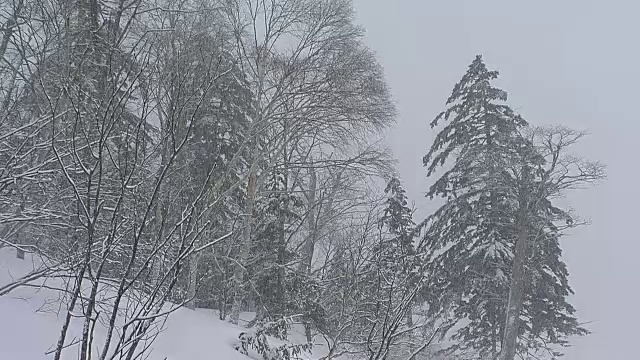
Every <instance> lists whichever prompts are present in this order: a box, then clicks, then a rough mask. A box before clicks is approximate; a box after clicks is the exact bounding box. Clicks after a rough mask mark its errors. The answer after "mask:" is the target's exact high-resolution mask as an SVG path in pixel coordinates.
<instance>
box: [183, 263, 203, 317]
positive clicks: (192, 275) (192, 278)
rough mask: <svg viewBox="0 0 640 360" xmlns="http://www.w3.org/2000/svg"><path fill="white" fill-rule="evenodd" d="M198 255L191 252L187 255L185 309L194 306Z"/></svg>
mask: <svg viewBox="0 0 640 360" xmlns="http://www.w3.org/2000/svg"><path fill="white" fill-rule="evenodd" d="M199 262H200V256H199V255H198V254H197V253H193V254H191V255H190V256H189V287H188V289H187V303H186V304H185V306H186V307H187V309H191V310H195V308H196V290H197V289H198V281H197V279H198V264H199Z"/></svg>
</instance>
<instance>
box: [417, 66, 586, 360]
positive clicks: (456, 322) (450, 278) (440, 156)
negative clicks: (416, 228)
mask: <svg viewBox="0 0 640 360" xmlns="http://www.w3.org/2000/svg"><path fill="white" fill-rule="evenodd" d="M497 77H498V72H496V71H490V70H488V69H487V67H486V66H485V64H484V63H483V61H482V57H481V56H477V57H476V58H475V60H474V61H473V62H472V64H471V65H470V66H469V68H468V71H467V73H466V74H465V75H464V76H463V77H462V79H461V80H460V82H459V83H458V84H457V85H456V86H455V87H454V89H453V93H452V95H451V96H450V97H449V99H448V100H447V105H448V107H447V109H446V110H445V111H443V112H442V113H440V114H439V115H438V116H437V117H436V119H435V120H434V121H433V122H432V123H431V126H432V127H436V126H438V125H440V123H441V122H444V123H445V124H443V125H442V129H441V130H440V132H439V133H438V134H437V136H436V138H435V141H434V143H433V145H432V147H431V149H430V151H429V152H428V154H427V155H426V156H425V157H424V159H423V160H424V165H425V167H427V175H428V176H434V175H435V172H436V170H438V169H440V168H442V173H441V174H440V176H439V177H438V178H437V179H436V181H435V182H434V184H433V185H432V186H431V188H430V189H429V191H428V193H427V195H428V196H429V197H430V198H433V197H441V198H443V199H444V200H445V203H444V205H442V206H441V207H440V208H439V209H438V210H436V211H435V213H434V214H433V215H432V216H431V217H430V218H429V219H428V229H427V232H426V235H425V239H424V240H425V241H424V242H423V244H424V246H425V248H426V250H427V251H428V253H429V256H428V262H429V267H430V272H431V274H430V275H431V276H432V281H431V284H430V285H431V286H430V288H429V294H431V298H430V300H431V303H430V313H431V315H432V316H434V317H438V318H439V320H438V321H440V322H441V323H442V324H443V329H444V330H446V333H447V334H449V335H450V336H449V340H451V343H450V346H449V347H448V349H447V351H448V352H449V353H450V354H456V353H457V354H460V353H465V354H467V355H466V356H471V357H470V358H472V359H496V358H497V356H498V354H499V353H500V351H501V344H502V340H503V335H504V326H505V316H506V308H507V301H508V297H509V290H510V286H511V274H512V273H511V272H512V264H513V259H514V252H515V244H516V239H517V237H518V236H517V234H518V229H519V226H521V225H522V223H520V222H519V220H518V216H517V214H519V212H518V210H519V209H520V208H521V204H522V201H519V200H521V197H520V196H521V195H522V193H521V190H522V189H523V186H522V185H523V184H528V185H532V186H533V182H535V179H536V176H535V174H534V172H533V169H536V168H538V167H540V166H542V164H543V163H544V158H543V156H542V155H540V154H538V153H537V152H536V151H537V150H536V148H535V147H534V146H533V144H532V142H531V141H529V140H528V139H526V138H525V137H523V136H522V135H521V133H522V131H523V130H524V129H525V128H526V127H527V123H526V122H525V121H524V120H523V119H522V117H520V116H519V115H518V114H516V113H515V112H514V111H513V110H512V109H511V108H510V107H509V106H508V105H506V103H505V102H506V100H507V94H506V92H505V91H503V90H501V89H498V88H495V87H493V86H492V85H491V81H492V80H494V79H496V78H497ZM524 168H529V169H532V173H531V174H532V176H529V177H523V176H522V175H523V174H524V173H523V172H522V171H521V170H522V169H524ZM528 185H527V186H528ZM526 225H527V226H530V227H536V226H538V230H539V231H536V232H535V233H537V234H540V233H542V234H546V235H544V237H545V239H547V240H548V241H544V242H543V244H544V245H543V246H542V247H539V248H537V249H536V252H534V253H531V254H532V255H531V254H530V256H529V257H528V258H527V259H526V264H527V276H529V277H530V278H531V279H536V281H535V282H534V283H535V284H536V286H530V287H527V288H526V289H525V292H526V295H525V296H524V297H525V298H526V301H525V302H524V304H523V307H522V311H521V315H522V316H521V319H522V321H523V323H524V324H525V325H524V326H522V327H521V332H520V342H519V344H520V347H519V353H520V354H521V355H523V356H525V355H526V354H527V353H528V352H534V353H535V352H537V351H539V350H540V349H552V348H553V347H554V346H555V345H558V344H563V343H564V339H565V338H566V336H568V335H572V334H576V333H577V334H581V333H584V329H582V328H580V327H579V325H578V323H577V321H576V319H575V317H574V316H573V313H574V310H573V308H572V307H571V306H570V305H569V304H568V303H567V302H566V295H568V293H569V292H570V291H571V290H570V288H569V287H568V283H567V280H566V277H567V272H566V267H565V265H564V263H563V262H562V261H561V260H560V258H559V255H560V250H559V247H557V237H554V235H553V233H548V234H547V233H546V231H548V229H547V228H545V227H543V226H539V222H535V221H529V220H527V223H526ZM520 228H521V227H520ZM530 233H531V234H532V233H533V232H530ZM541 309H545V310H541ZM541 324H544V325H541ZM543 327H544V328H545V329H544V330H542V328H543ZM532 339H537V340H532ZM468 354H473V355H468Z"/></svg>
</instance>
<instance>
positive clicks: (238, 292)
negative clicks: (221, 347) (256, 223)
mask: <svg viewBox="0 0 640 360" xmlns="http://www.w3.org/2000/svg"><path fill="white" fill-rule="evenodd" d="M249 171H250V172H249V181H248V184H247V202H246V206H245V221H244V231H243V233H242V243H241V244H240V253H239V254H238V263H237V265H236V269H235V272H234V274H233V278H234V282H235V292H234V294H233V305H232V307H231V319H230V321H231V323H233V324H236V325H237V324H238V322H239V321H240V308H241V306H242V301H243V299H244V291H243V290H244V289H243V288H244V266H245V264H246V263H247V259H248V258H249V252H250V251H251V230H252V229H251V228H252V226H253V206H254V202H255V197H256V192H257V183H258V177H257V174H256V168H255V165H254V166H252V167H251V169H250V170H249Z"/></svg>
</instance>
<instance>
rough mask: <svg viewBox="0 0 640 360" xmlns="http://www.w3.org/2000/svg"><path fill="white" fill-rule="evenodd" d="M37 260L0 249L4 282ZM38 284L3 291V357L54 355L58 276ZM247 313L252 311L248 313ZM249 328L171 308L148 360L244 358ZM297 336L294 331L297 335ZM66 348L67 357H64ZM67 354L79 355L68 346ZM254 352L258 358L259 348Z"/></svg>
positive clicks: (74, 329)
mask: <svg viewBox="0 0 640 360" xmlns="http://www.w3.org/2000/svg"><path fill="white" fill-rule="evenodd" d="M37 264H38V261H37V260H35V259H33V258H32V257H30V256H29V255H27V256H26V257H25V259H24V260H21V259H18V258H16V256H15V250H13V249H8V248H4V249H0V287H2V286H3V285H5V284H7V283H8V282H9V281H10V280H11V279H12V278H17V277H19V276H21V275H23V274H26V273H28V272H29V271H31V270H33V269H34V268H35V267H36V266H37ZM38 285H41V286H40V287H27V288H25V287H22V288H19V289H16V290H14V291H12V292H11V293H9V294H8V295H5V296H0V323H2V326H0V354H1V356H0V358H1V359H3V360H13V359H28V360H45V359H51V357H52V355H51V353H49V351H50V350H51V349H52V348H53V346H54V345H55V343H56V341H57V337H58V335H59V332H60V326H61V324H62V312H61V311H60V310H59V309H60V307H59V305H60V300H59V299H60V291H57V290H54V289H53V288H56V287H58V286H59V285H61V281H60V280H56V279H53V280H52V279H50V280H47V281H46V282H44V283H43V282H40V283H39V284H38ZM243 317H244V318H245V319H246V318H247V317H250V314H244V316H243ZM79 325H80V324H79V323H73V322H72V324H71V326H70V329H69V336H68V339H73V338H74V337H76V338H77V337H79V335H80V333H81V328H80V326H79ZM243 330H246V329H244V328H242V327H240V326H235V325H233V324H230V323H228V322H224V321H221V320H219V319H218V318H217V314H215V313H214V312H213V311H211V310H207V309H197V310H195V311H192V310H189V309H186V308H181V309H178V310H177V311H176V312H174V313H172V314H171V315H170V316H169V317H168V319H167V321H166V323H165V324H164V326H163V328H162V331H161V332H160V334H159V335H158V337H157V338H156V340H155V341H154V342H153V344H152V351H151V353H150V357H149V358H148V359H149V360H165V359H166V360H205V359H206V360H243V359H244V360H246V359H247V357H246V356H244V355H242V354H240V353H239V352H237V351H236V350H235V349H234V345H235V344H237V342H238V335H239V334H240V333H241V332H242V331H243ZM104 333H105V328H104V326H101V325H98V326H97V328H96V336H97V337H102V336H104ZM293 337H295V334H294V336H293ZM64 354H65V353H63V358H64ZM66 354H67V356H68V358H69V359H72V358H76V353H75V352H74V351H73V350H70V349H67V350H66ZM250 355H251V357H252V358H256V359H260V357H258V355H257V354H250Z"/></svg>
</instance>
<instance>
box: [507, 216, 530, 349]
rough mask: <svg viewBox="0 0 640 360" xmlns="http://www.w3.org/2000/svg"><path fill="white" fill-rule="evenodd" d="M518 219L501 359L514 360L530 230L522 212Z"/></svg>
mask: <svg viewBox="0 0 640 360" xmlns="http://www.w3.org/2000/svg"><path fill="white" fill-rule="evenodd" d="M519 217H520V219H519V221H518V223H519V225H518V227H519V229H518V238H517V239H516V251H515V255H514V259H513V269H512V274H511V288H510V289H509V302H508V303H507V314H506V320H505V327H504V338H503V340H502V349H501V355H500V360H514V359H515V356H516V345H517V342H518V329H519V326H520V310H521V308H522V297H523V293H524V281H525V262H526V260H527V248H528V244H527V243H528V240H529V239H528V237H529V234H528V231H527V224H526V222H525V221H524V216H523V215H522V214H521V215H520V216H519Z"/></svg>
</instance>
